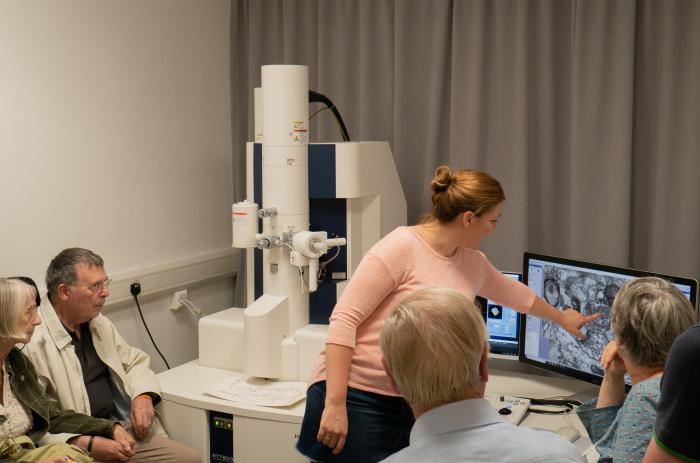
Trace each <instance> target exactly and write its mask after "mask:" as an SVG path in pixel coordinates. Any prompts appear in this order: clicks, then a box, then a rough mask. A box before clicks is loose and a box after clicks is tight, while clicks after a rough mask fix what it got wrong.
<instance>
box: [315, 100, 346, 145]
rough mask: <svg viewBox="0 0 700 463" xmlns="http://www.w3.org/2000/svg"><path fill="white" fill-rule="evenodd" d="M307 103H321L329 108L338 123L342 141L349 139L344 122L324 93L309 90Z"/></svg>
mask: <svg viewBox="0 0 700 463" xmlns="http://www.w3.org/2000/svg"><path fill="white" fill-rule="evenodd" d="M309 103H323V104H325V105H326V107H327V108H328V109H330V110H331V112H332V113H333V116H334V117H335V120H336V122H337V123H338V128H339V129H340V135H341V136H342V137H343V141H350V134H349V133H348V129H347V127H345V122H343V118H342V116H341V115H340V112H339V111H338V108H336V107H335V105H334V104H333V102H332V101H331V100H330V99H329V98H328V97H327V96H326V95H324V94H322V93H318V92H315V91H313V90H309Z"/></svg>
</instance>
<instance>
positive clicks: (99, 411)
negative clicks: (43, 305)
mask: <svg viewBox="0 0 700 463" xmlns="http://www.w3.org/2000/svg"><path fill="white" fill-rule="evenodd" d="M66 331H68V333H69V334H70V336H71V338H72V339H73V342H72V344H73V348H74V349H75V354H76V355H77V356H78V360H79V361H80V367H81V368H82V370H83V381H84V382H85V389H86V390H87V395H88V398H89V399H90V414H91V415H92V416H94V417H97V418H110V417H112V416H113V413H112V412H113V410H114V398H113V397H112V383H111V378H110V373H109V368H108V367H107V365H105V364H104V362H103V361H102V360H101V359H100V357H99V356H98V355H97V351H96V350H95V345H94V344H93V343H92V333H90V327H89V322H85V323H83V324H81V325H80V339H78V337H77V336H76V335H75V333H73V332H72V331H70V330H66Z"/></svg>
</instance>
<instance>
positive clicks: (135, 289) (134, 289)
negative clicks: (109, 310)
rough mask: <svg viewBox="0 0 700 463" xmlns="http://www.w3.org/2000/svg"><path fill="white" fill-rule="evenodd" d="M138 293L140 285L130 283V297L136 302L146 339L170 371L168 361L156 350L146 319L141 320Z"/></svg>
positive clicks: (141, 313)
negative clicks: (149, 340) (146, 335)
mask: <svg viewBox="0 0 700 463" xmlns="http://www.w3.org/2000/svg"><path fill="white" fill-rule="evenodd" d="M140 292H141V285H140V284H139V283H132V284H131V295H132V296H134V301H136V307H137V308H138V309H139V315H140V316H141V321H142V322H143V327H144V328H146V333H148V337H149V338H151V343H153V347H155V348H156V352H158V355H160V358H162V359H163V362H164V363H165V366H166V367H167V368H168V370H170V364H168V361H167V360H165V356H164V355H163V353H162V352H161V351H160V349H158V345H157V344H156V342H155V341H154V340H153V336H151V330H149V329H148V325H147V324H146V319H144V318H143V312H141V304H139V297H138V296H139V293H140Z"/></svg>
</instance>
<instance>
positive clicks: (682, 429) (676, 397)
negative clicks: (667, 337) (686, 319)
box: [654, 324, 700, 461]
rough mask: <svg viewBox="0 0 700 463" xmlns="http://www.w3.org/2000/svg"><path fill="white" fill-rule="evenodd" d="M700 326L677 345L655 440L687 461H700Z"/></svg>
mask: <svg viewBox="0 0 700 463" xmlns="http://www.w3.org/2000/svg"><path fill="white" fill-rule="evenodd" d="M698 391H700V324H699V325H695V326H693V327H691V328H689V329H687V330H686V331H684V332H683V334H681V335H680V336H678V338H676V340H675V341H674V342H673V346H672V347H671V351H670V352H669V354H668V359H667V360H666V367H665V368H664V375H663V377H662V378H661V400H660V401H659V411H658V414H657V415H656V429H655V431H654V438H655V439H656V443H657V444H658V445H659V447H661V448H663V449H664V450H666V451H667V452H668V453H670V454H672V455H674V456H676V457H678V458H680V459H682V460H685V461H700V445H698V425H697V420H698V417H700V401H698V400H697V393H698Z"/></svg>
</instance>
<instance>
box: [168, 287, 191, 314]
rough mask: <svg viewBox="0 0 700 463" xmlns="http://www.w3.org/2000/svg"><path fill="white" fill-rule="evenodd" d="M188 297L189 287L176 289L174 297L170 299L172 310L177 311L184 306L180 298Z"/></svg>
mask: <svg viewBox="0 0 700 463" xmlns="http://www.w3.org/2000/svg"><path fill="white" fill-rule="evenodd" d="M182 299H187V289H181V290H180V291H175V293H174V294H173V298H172V299H171V300H170V310H172V311H175V310H178V309H179V308H180V307H182V303H181V302H180V300H182Z"/></svg>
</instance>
